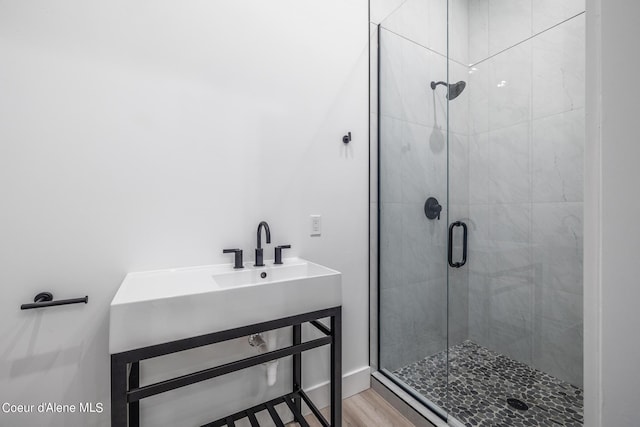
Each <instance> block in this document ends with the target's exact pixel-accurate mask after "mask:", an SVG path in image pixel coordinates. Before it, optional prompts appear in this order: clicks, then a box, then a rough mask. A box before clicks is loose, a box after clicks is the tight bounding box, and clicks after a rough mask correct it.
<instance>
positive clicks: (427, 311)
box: [378, 1, 449, 418]
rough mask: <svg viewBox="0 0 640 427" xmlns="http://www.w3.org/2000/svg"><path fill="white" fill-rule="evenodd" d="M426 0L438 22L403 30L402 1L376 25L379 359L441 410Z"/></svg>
mask: <svg viewBox="0 0 640 427" xmlns="http://www.w3.org/2000/svg"><path fill="white" fill-rule="evenodd" d="M434 4H439V5H441V6H443V7H442V8H441V9H440V12H439V14H438V16H440V17H441V18H442V21H441V22H439V25H438V27H437V28H438V31H436V30H435V27H434V28H432V31H431V33H430V34H427V31H426V28H427V27H425V26H424V25H416V26H415V27H412V28H414V30H415V31H414V33H413V34H411V33H407V32H406V30H407V28H406V22H407V21H406V19H421V18H420V16H416V15H412V14H407V15H402V14H403V10H402V8H401V9H400V10H398V11H397V13H398V14H399V15H393V16H391V17H390V18H389V19H388V20H387V21H385V22H383V24H382V25H381V26H380V28H379V40H380V42H379V46H380V51H379V52H380V54H379V61H380V63H379V67H380V68H379V69H380V72H379V88H380V89H379V96H380V110H379V114H378V117H379V128H380V133H379V156H378V158H379V268H380V275H379V304H380V311H379V326H380V328H379V346H380V352H379V365H380V368H381V371H382V372H383V373H385V374H386V375H387V376H389V377H390V378H391V379H393V380H394V381H395V382H396V383H397V384H398V385H400V386H401V387H403V388H404V389H405V390H406V391H408V392H410V393H411V394H412V395H413V396H414V397H416V398H417V399H418V400H420V401H422V402H423V403H424V404H425V405H428V406H429V407H430V408H431V409H432V410H434V411H435V412H437V413H439V414H440V415H441V416H442V417H443V418H446V416H447V414H446V407H447V405H446V400H447V368H448V364H447V348H448V332H449V327H448V307H447V299H448V292H447V270H448V266H447V236H448V235H447V232H448V215H449V195H448V185H449V182H448V176H447V173H448V172H447V171H448V163H449V160H448V157H449V148H448V135H447V133H448V126H447V108H448V105H447V96H448V88H447V85H446V83H442V82H446V81H448V78H447V58H446V1H442V2H439V3H435V2H434ZM406 12H411V7H409V9H407V10H406ZM432 12H433V13H436V12H435V11H433V10H432ZM396 18H398V20H396ZM400 18H401V19H400ZM416 24H417V23H416ZM436 36H437V37H436ZM428 38H431V39H432V40H433V41H434V43H435V44H434V45H433V46H431V47H430V45H429V42H428ZM438 82H440V83H438ZM432 83H433V84H432Z"/></svg>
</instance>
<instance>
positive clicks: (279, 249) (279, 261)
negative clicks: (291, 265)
mask: <svg viewBox="0 0 640 427" xmlns="http://www.w3.org/2000/svg"><path fill="white" fill-rule="evenodd" d="M290 248H291V245H280V246H276V256H275V261H274V264H282V250H283V249H290Z"/></svg>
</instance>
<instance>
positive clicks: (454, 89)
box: [431, 80, 467, 101]
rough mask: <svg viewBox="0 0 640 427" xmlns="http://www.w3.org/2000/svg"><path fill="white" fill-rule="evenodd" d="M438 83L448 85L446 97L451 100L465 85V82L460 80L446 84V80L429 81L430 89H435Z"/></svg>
mask: <svg viewBox="0 0 640 427" xmlns="http://www.w3.org/2000/svg"><path fill="white" fill-rule="evenodd" d="M438 85H443V86H448V88H449V90H448V91H447V99H448V100H449V101H453V100H454V99H456V98H457V97H458V96H459V95H460V94H461V93H462V91H463V90H464V88H465V87H466V86H467V83H466V82H464V81H462V80H460V81H459V82H458V83H452V84H450V85H447V82H442V81H441V82H431V89H433V90H435V89H436V87H437V86H438Z"/></svg>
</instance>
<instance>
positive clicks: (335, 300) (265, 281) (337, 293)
mask: <svg viewBox="0 0 640 427" xmlns="http://www.w3.org/2000/svg"><path fill="white" fill-rule="evenodd" d="M283 262H284V264H282V265H274V264H273V261H265V264H266V265H265V266H264V267H254V266H253V264H251V263H245V268H244V269H242V270H234V269H233V265H232V264H220V265H209V266H201V267H188V268H176V269H167V270H156V271H148V272H139V273H129V274H127V276H126V277H125V279H124V281H123V282H122V284H121V285H120V288H119V289H118V292H117V293H116V295H115V297H114V298H113V301H111V308H110V319H109V352H110V353H111V354H114V353H120V352H123V351H128V350H133V349H136V348H141V347H146V346H150V345H155V344H162V343H166V342H169V341H174V340H179V339H183V338H189V337H194V336H198V335H204V334H209V333H212V332H218V331H223V330H226V329H231V328H237V327H240V326H245V325H250V324H254V323H260V322H265V321H268V320H274V319H278V318H281V317H287V316H293V315H296V314H302V313H307V312H310V311H315V310H322V309H325V308H330V307H336V306H339V305H341V304H342V275H341V273H339V272H337V271H335V270H332V269H330V268H327V267H324V266H321V265H319V264H314V263H312V262H309V261H307V260H304V259H300V258H287V259H285V260H284V261H283Z"/></svg>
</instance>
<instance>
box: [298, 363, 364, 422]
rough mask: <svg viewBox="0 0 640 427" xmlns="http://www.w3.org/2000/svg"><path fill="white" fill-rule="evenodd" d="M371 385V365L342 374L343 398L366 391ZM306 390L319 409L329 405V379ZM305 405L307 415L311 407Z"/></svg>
mask: <svg viewBox="0 0 640 427" xmlns="http://www.w3.org/2000/svg"><path fill="white" fill-rule="evenodd" d="M369 387H371V369H370V368H369V366H363V367H362V368H359V369H356V370H354V371H351V372H347V373H346V374H344V375H342V398H343V399H346V398H347V397H350V396H353V395H354V394H358V393H360V392H362V391H365V390H367V389H368V388H369ZM305 392H306V393H307V396H309V398H311V401H312V402H313V403H314V404H315V405H316V406H317V407H318V408H319V409H322V408H324V407H327V406H329V400H330V399H329V398H330V396H331V394H330V383H329V381H326V382H324V383H320V384H318V385H315V386H313V387H310V388H308V389H305ZM304 406H305V415H306V414H309V413H311V411H310V410H309V408H307V407H306V405H304Z"/></svg>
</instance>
